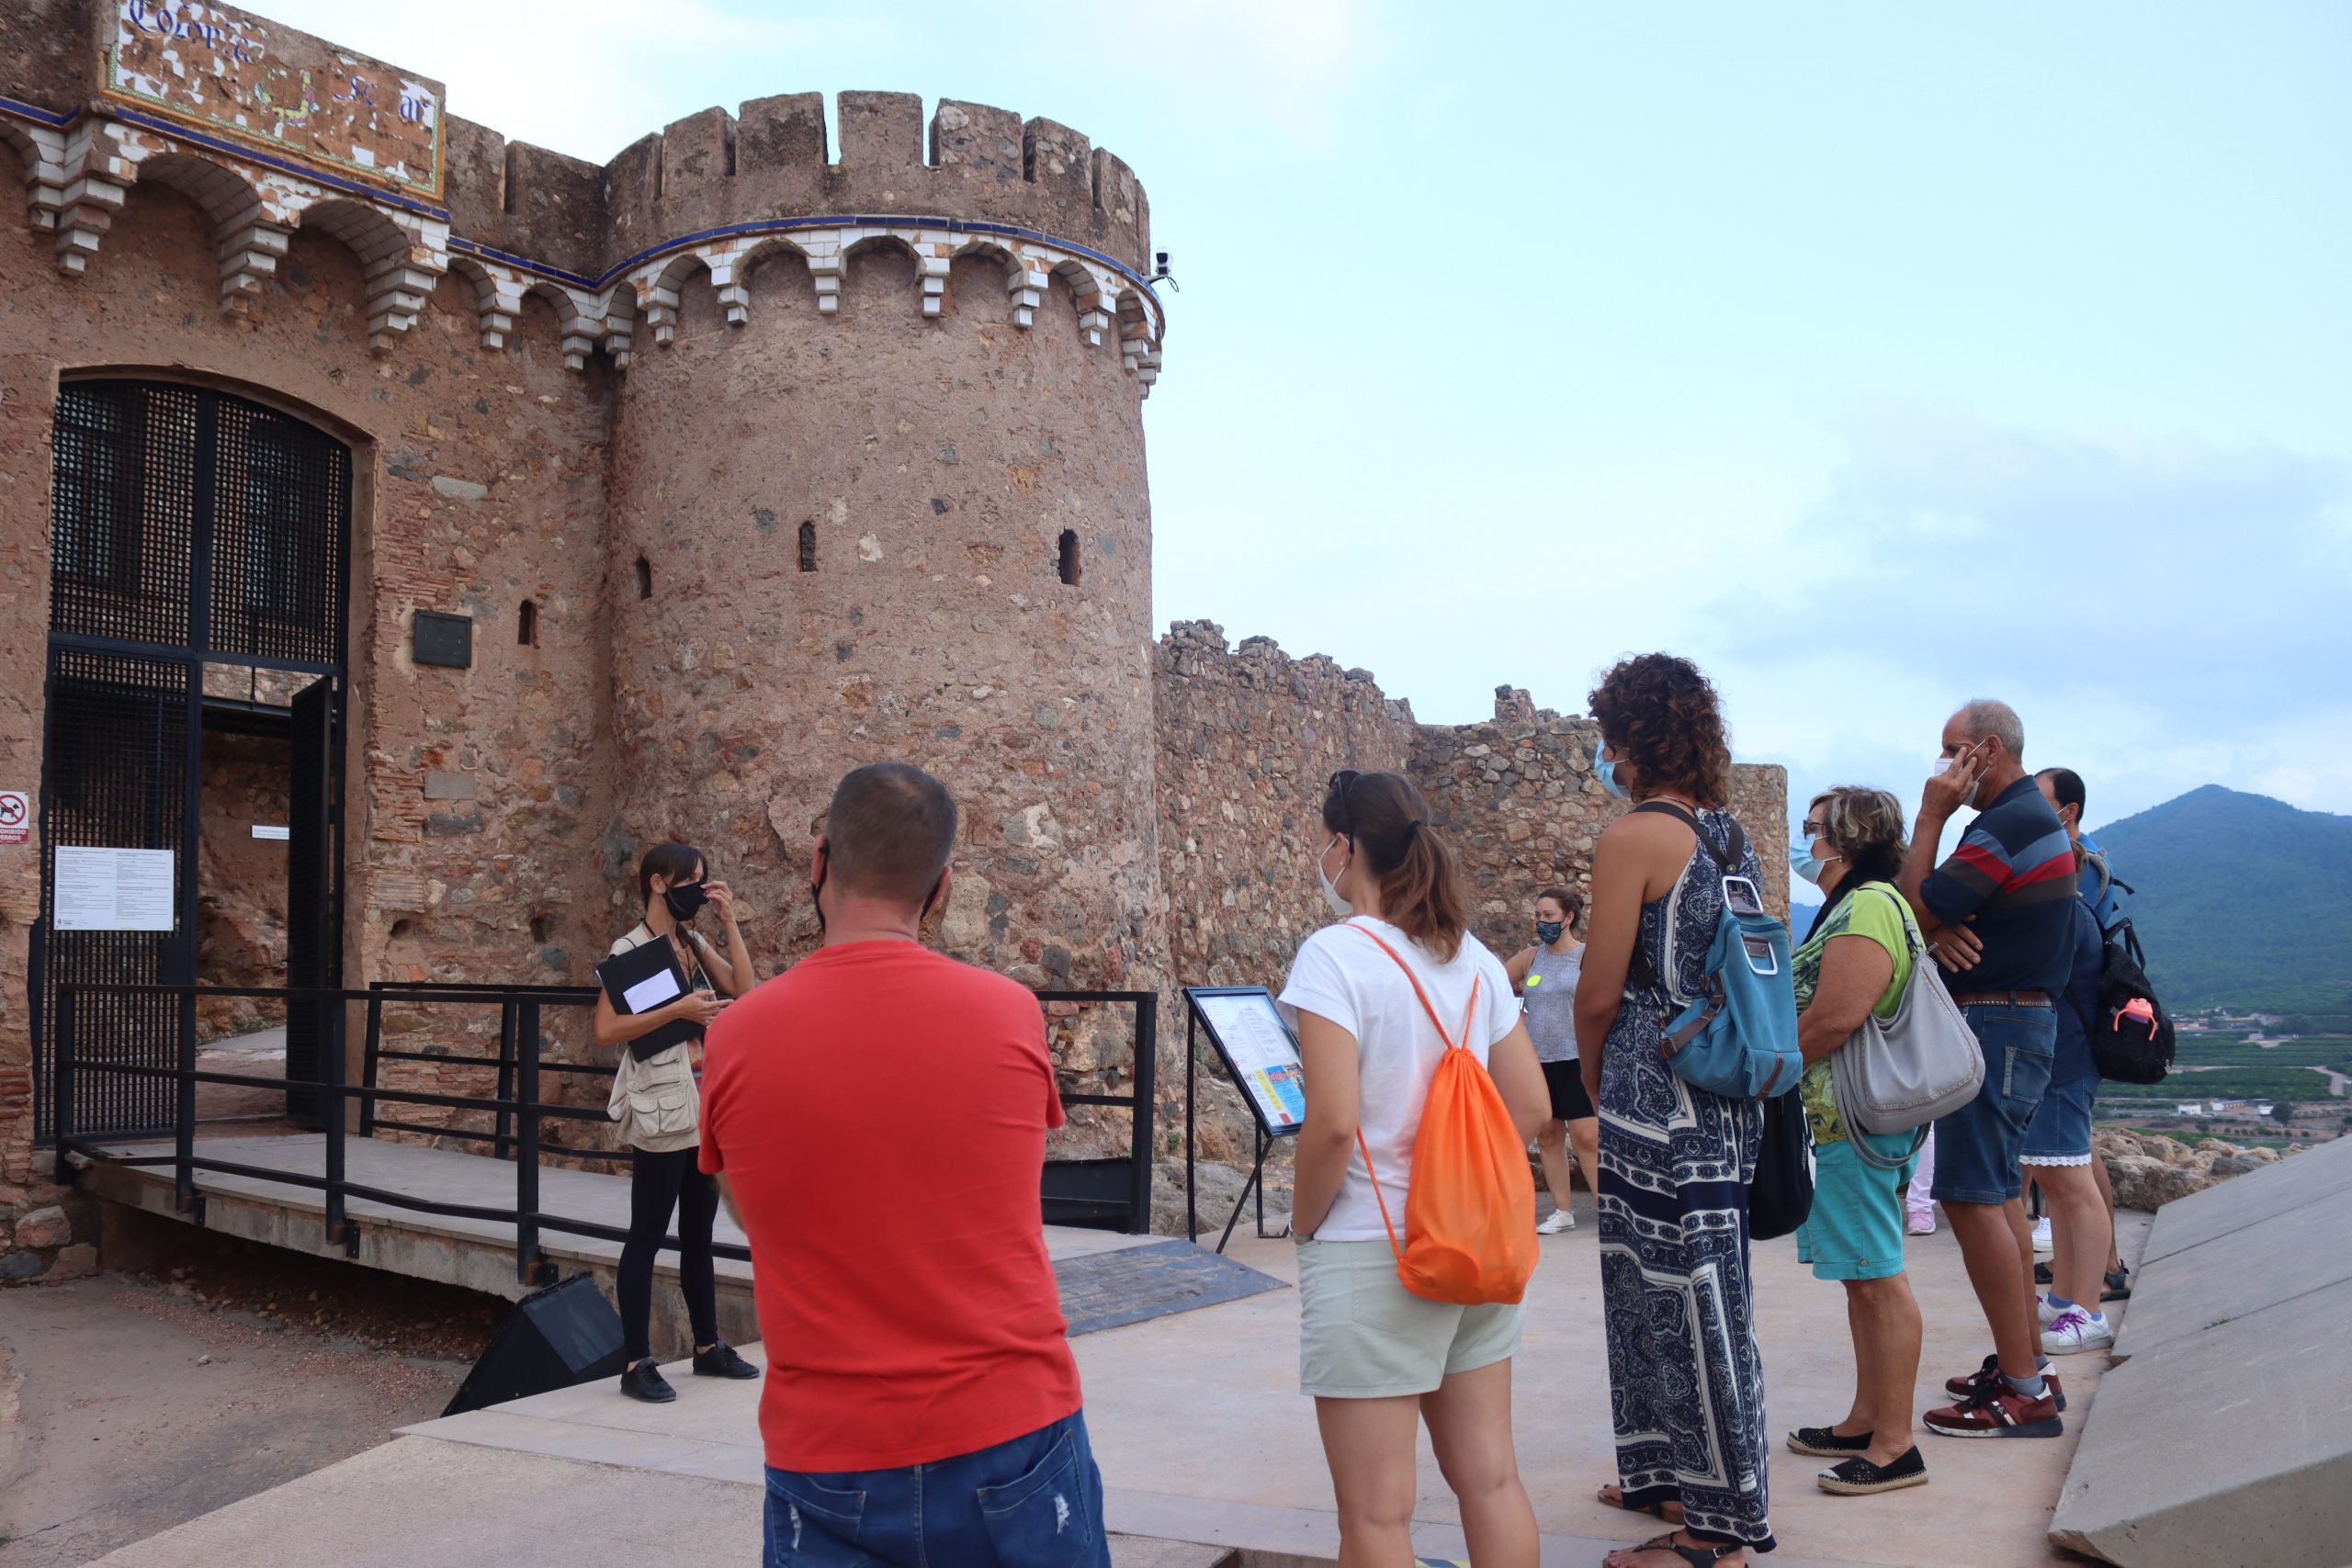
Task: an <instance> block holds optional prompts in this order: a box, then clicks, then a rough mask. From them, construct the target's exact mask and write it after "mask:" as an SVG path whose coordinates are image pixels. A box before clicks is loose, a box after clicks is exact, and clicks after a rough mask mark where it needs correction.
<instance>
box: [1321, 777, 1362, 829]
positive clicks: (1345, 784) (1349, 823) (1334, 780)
mask: <svg viewBox="0 0 2352 1568" xmlns="http://www.w3.org/2000/svg"><path fill="white" fill-rule="evenodd" d="M1362 777H1363V774H1362V773H1359V772H1357V771H1356V770H1355V769H1353V768H1341V769H1340V771H1339V772H1338V773H1333V774H1332V775H1331V781H1330V783H1329V784H1326V785H1325V786H1324V787H1325V788H1326V789H1329V790H1330V791H1332V792H1333V793H1334V794H1335V795H1337V796H1338V798H1339V803H1340V832H1342V833H1344V834H1346V835H1347V836H1348V837H1349V838H1351V839H1352V838H1354V837H1355V836H1356V814H1355V813H1354V812H1352V811H1351V810H1349V809H1348V789H1349V786H1351V784H1354V783H1355V782H1356V780H1358V779H1360V778H1362Z"/></svg>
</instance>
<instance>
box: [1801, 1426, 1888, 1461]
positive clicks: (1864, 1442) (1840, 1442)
mask: <svg viewBox="0 0 2352 1568" xmlns="http://www.w3.org/2000/svg"><path fill="white" fill-rule="evenodd" d="M1870 1446H1871V1435H1870V1434H1869V1433H1868V1432H1862V1433H1860V1434H1858V1435H1856V1436H1854V1437H1851V1438H1849V1437H1846V1436H1844V1435H1843V1434H1841V1433H1838V1432H1835V1431H1832V1430H1831V1429H1830V1428H1828V1427H1798V1428H1797V1429H1796V1430H1795V1431H1793V1432H1791V1433H1790V1434H1789V1448H1790V1450H1792V1451H1793V1452H1796V1453H1801V1454H1811V1455H1813V1456H1814V1457H1815V1458H1816V1459H1843V1458H1844V1457H1845V1456H1846V1455H1848V1454H1858V1453H1860V1452H1861V1451H1862V1450H1864V1449H1866V1448H1869V1447H1870Z"/></svg>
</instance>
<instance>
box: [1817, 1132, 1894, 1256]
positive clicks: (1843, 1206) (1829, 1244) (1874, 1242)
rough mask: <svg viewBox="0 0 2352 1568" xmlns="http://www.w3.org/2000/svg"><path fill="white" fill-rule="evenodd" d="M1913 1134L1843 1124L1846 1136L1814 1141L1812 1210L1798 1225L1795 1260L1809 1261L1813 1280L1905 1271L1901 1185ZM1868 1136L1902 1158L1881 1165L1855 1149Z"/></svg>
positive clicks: (1881, 1151)
mask: <svg viewBox="0 0 2352 1568" xmlns="http://www.w3.org/2000/svg"><path fill="white" fill-rule="evenodd" d="M1915 1136H1916V1134H1911V1133H1865V1132H1863V1131H1862V1130H1861V1129H1860V1128H1859V1127H1857V1126H1855V1125H1854V1124H1853V1123H1852V1122H1848V1123H1846V1135H1845V1136H1844V1137H1842V1138H1833V1139H1832V1140H1830V1141H1829V1142H1828V1143H1826V1144H1815V1145H1814V1146H1813V1209H1812V1211H1811V1212H1810V1213H1807V1214H1806V1215H1805V1220H1804V1224H1801V1225H1799V1226H1798V1227H1797V1261H1798V1262H1800V1263H1810V1264H1812V1265H1813V1277H1814V1278H1815V1279H1816V1280H1883V1279H1885V1278H1887V1277H1888V1276H1889V1275H1892V1274H1900V1273H1902V1272H1903V1192H1902V1188H1903V1184H1904V1183H1905V1182H1906V1181H1908V1180H1910V1179H1911V1169H1912V1165H1911V1144H1912V1141H1913V1139H1914V1137H1915ZM1858 1137H1860V1138H1868V1139H1869V1140H1870V1145H1871V1153H1872V1154H1875V1155H1876V1156H1878V1157H1879V1158H1881V1159H1885V1160H1895V1161H1898V1162H1900V1163H1899V1164H1898V1165H1897V1166H1896V1168H1894V1169H1893V1170H1881V1169H1879V1168H1877V1167H1876V1166H1874V1165H1870V1164H1867V1163H1866V1162H1864V1161H1863V1160H1862V1159H1861V1157H1860V1156H1858V1155H1856V1154H1855V1153H1854V1144H1853V1140H1854V1139H1856V1138H1858Z"/></svg>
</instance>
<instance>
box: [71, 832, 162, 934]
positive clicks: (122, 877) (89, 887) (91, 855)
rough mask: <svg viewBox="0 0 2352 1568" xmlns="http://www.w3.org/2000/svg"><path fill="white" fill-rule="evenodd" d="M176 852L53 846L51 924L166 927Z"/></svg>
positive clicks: (80, 927)
mask: <svg viewBox="0 0 2352 1568" xmlns="http://www.w3.org/2000/svg"><path fill="white" fill-rule="evenodd" d="M178 866H179V856H178V855H176V854H175V853H174V852H171V851H170V850H115V849H99V848H95V847H92V846H88V845H83V844H60V845H59V846H58V847H57V872H56V879H55V881H54V882H53V883H52V884H51V890H50V915H51V925H52V927H53V928H54V929H56V930H58V931H170V930H172V929H173V927H174V926H175V924H177V922H176V921H175V919H174V918H173V914H174V910H173V903H172V892H173V882H174V878H175V873H176V872H177V870H178Z"/></svg>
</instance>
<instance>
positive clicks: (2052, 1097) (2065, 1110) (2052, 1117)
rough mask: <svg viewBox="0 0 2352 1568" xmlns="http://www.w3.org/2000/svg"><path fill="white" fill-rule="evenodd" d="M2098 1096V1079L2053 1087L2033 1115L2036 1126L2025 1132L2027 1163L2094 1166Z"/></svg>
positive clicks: (2085, 1079) (2079, 1080)
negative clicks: (2093, 1128) (2094, 1116)
mask: <svg viewBox="0 0 2352 1568" xmlns="http://www.w3.org/2000/svg"><path fill="white" fill-rule="evenodd" d="M2097 1098H2098V1079H2097V1078H2096V1077H2081V1078H2076V1079H2075V1081H2074V1082H2073V1083H2054V1084H2052V1085H2051V1086H2050V1092H2048V1093H2047V1094H2045V1095H2043V1096H2042V1097H2041V1109H2040V1110H2038V1111H2035V1112H2034V1113H2033V1124H2032V1125H2031V1126H2030V1127H2028V1128H2027V1129H2026V1130H2025V1155H2024V1156H2023V1157H2024V1159H2025V1163H2026V1164H2028V1165H2088V1164H2090V1163H2091V1101H2092V1100H2095V1099H2097Z"/></svg>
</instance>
